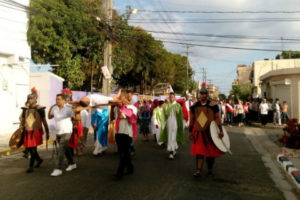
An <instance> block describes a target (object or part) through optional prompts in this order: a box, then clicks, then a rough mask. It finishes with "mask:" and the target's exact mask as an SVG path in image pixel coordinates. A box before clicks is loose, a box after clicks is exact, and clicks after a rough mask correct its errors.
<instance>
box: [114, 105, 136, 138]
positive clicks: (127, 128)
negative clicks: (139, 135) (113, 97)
mask: <svg viewBox="0 0 300 200" xmlns="http://www.w3.org/2000/svg"><path fill="white" fill-rule="evenodd" d="M126 108H128V109H131V110H132V111H133V114H135V115H136V114H137V108H136V107H135V106H134V105H127V106H126ZM123 117H125V119H121V120H120V124H119V131H118V133H123V134H126V135H128V136H129V137H132V136H133V130H132V124H130V123H129V122H128V120H127V119H126V116H125V115H123Z"/></svg>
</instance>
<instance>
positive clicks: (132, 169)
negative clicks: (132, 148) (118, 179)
mask: <svg viewBox="0 0 300 200" xmlns="http://www.w3.org/2000/svg"><path fill="white" fill-rule="evenodd" d="M133 172H134V168H133V167H132V168H131V169H127V170H126V171H125V173H124V175H131V174H133Z"/></svg>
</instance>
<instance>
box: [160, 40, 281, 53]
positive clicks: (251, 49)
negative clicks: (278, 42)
mask: <svg viewBox="0 0 300 200" xmlns="http://www.w3.org/2000/svg"><path fill="white" fill-rule="evenodd" d="M162 42H166V43H172V44H179V45H191V46H198V47H210V48H220V49H236V50H248V51H269V52H281V50H279V49H260V48H244V47H234V46H219V45H204V44H192V43H183V42H169V41H162Z"/></svg>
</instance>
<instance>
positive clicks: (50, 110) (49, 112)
mask: <svg viewBox="0 0 300 200" xmlns="http://www.w3.org/2000/svg"><path fill="white" fill-rule="evenodd" d="M55 105H56V104H54V105H53V106H51V108H50V109H49V111H48V119H52V118H53V117H54V116H53V115H52V114H51V112H52V109H53V107H54V106H55Z"/></svg>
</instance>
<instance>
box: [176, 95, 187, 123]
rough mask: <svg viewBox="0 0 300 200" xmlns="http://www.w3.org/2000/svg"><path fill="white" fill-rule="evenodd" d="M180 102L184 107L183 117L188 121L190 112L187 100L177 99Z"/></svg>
mask: <svg viewBox="0 0 300 200" xmlns="http://www.w3.org/2000/svg"><path fill="white" fill-rule="evenodd" d="M176 102H177V103H179V104H180V105H181V107H182V114H183V119H184V120H185V121H186V122H187V121H188V120H189V113H188V111H187V108H186V105H185V100H184V99H177V101H176Z"/></svg>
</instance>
